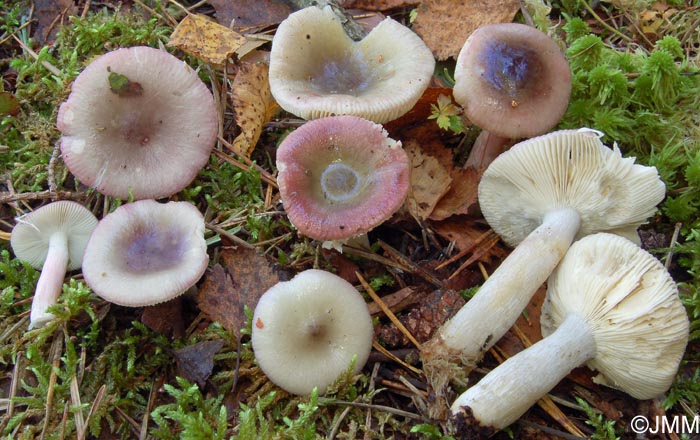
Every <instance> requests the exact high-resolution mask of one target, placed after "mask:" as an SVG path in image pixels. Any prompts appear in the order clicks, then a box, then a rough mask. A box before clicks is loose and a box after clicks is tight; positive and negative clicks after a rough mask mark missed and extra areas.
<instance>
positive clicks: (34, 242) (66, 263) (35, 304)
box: [10, 200, 97, 328]
mask: <svg viewBox="0 0 700 440" xmlns="http://www.w3.org/2000/svg"><path fill="white" fill-rule="evenodd" d="M96 225H97V218H96V217H95V216H94V215H93V214H92V212H90V211H89V210H88V209H87V208H85V207H84V206H83V205H80V204H78V203H75V202H71V201H67V200H61V201H58V202H53V203H50V204H48V205H45V206H42V207H41V208H39V209H37V210H35V211H32V212H30V213H28V214H25V215H23V216H22V217H20V218H18V219H17V224H16V225H15V227H14V228H13V229H12V235H11V238H10V245H11V246H12V250H13V251H14V253H15V256H17V258H19V259H20V260H22V261H25V262H27V263H28V264H29V265H31V266H32V267H34V268H36V269H41V276H40V277H39V281H38V282H37V285H36V291H35V292H34V299H33V300H32V308H31V312H30V315H29V328H36V327H41V326H43V325H45V324H46V323H47V322H49V321H50V320H51V319H53V318H54V315H53V314H51V313H48V312H47V311H46V309H47V308H48V307H50V306H52V305H54V304H56V300H57V299H58V297H59V295H60V294H61V288H62V286H63V278H64V277H65V275H66V270H75V269H78V268H80V266H81V264H82V262H83V250H84V249H85V245H86V243H87V241H88V238H89V237H90V234H91V233H92V231H93V229H95V226H96Z"/></svg>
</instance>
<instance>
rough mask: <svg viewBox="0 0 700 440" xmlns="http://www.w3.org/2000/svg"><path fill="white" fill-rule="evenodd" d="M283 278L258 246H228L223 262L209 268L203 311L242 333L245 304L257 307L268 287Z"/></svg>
mask: <svg viewBox="0 0 700 440" xmlns="http://www.w3.org/2000/svg"><path fill="white" fill-rule="evenodd" d="M277 282H279V277H278V276H277V273H276V272H275V271H274V270H273V268H272V266H271V265H270V263H269V262H268V260H267V259H266V258H265V257H264V256H263V255H261V254H260V253H258V252H257V251H256V250H255V249H248V248H243V247H239V248H235V249H234V248H232V247H224V249H223V251H222V252H221V256H220V263H219V264H215V265H214V266H213V267H212V268H211V269H209V270H208V271H207V274H206V275H205V277H204V281H203V282H202V286H201V287H200V289H199V293H198V295H197V303H198V305H199V309H200V310H201V311H202V313H204V314H206V315H207V316H209V318H210V319H211V320H212V321H217V322H219V323H221V325H222V326H223V327H224V328H225V329H227V330H230V331H232V332H233V333H234V334H235V335H236V337H238V336H240V328H241V327H243V324H244V323H245V314H244V307H245V306H248V307H249V308H250V309H251V310H253V309H255V306H256V305H257V304H258V300H259V299H260V297H261V296H262V294H263V293H265V291H267V289H269V288H270V287H272V286H273V285H274V284H276V283H277Z"/></svg>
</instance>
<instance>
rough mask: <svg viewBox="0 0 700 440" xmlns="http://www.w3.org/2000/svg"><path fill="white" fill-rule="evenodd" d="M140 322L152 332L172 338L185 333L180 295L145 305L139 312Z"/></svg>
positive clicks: (179, 336)
mask: <svg viewBox="0 0 700 440" xmlns="http://www.w3.org/2000/svg"><path fill="white" fill-rule="evenodd" d="M141 323H143V324H144V325H145V326H146V327H148V328H150V329H151V330H153V331H154V332H157V333H160V334H161V335H165V336H168V337H170V338H173V339H177V338H181V337H183V336H184V335H185V323H184V322H183V321H182V297H177V298H173V299H171V300H170V301H166V302H164V303H160V304H156V305H154V306H149V307H145V308H144V309H143V313H142V314H141Z"/></svg>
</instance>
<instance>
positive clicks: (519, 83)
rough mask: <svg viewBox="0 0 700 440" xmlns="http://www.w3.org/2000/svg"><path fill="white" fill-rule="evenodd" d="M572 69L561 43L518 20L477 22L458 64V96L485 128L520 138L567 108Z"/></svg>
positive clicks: (540, 131)
mask: <svg viewBox="0 0 700 440" xmlns="http://www.w3.org/2000/svg"><path fill="white" fill-rule="evenodd" d="M570 93H571V71H570V70H569V64H568V62H567V61H566V58H565V57H564V54H563V53H562V51H561V49H560V48H559V46H558V45H557V44H556V43H555V42H554V40H552V39H551V38H550V37H548V36H547V35H546V34H544V33H542V32H540V31H539V30H537V29H535V28H533V27H531V26H526V25H524V24H519V23H498V24H489V25H485V26H481V27H479V28H478V29H477V30H475V31H474V32H473V33H472V34H471V35H470V36H469V38H468V39H467V41H466V42H465V43H464V46H463V47H462V50H461V51H460V53H459V56H458V57H457V65H456V67H455V85H454V89H453V94H454V97H455V101H457V102H458V103H459V104H460V105H462V107H464V112H465V114H466V116H467V117H468V118H469V120H471V121H472V122H473V123H474V124H476V125H478V126H479V127H481V128H482V129H484V130H487V131H489V132H491V133H493V134H496V135H498V136H501V137H506V138H511V139H517V138H524V137H533V136H538V135H540V134H543V133H545V132H547V131H548V130H550V129H551V128H553V127H554V126H555V125H556V124H557V123H558V122H559V120H560V119H561V117H562V116H563V115H564V112H566V108H567V106H568V104H569V95H570Z"/></svg>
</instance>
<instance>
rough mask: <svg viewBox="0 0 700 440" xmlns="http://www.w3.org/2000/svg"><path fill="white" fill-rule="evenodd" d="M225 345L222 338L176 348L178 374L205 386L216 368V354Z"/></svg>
mask: <svg viewBox="0 0 700 440" xmlns="http://www.w3.org/2000/svg"><path fill="white" fill-rule="evenodd" d="M223 346H224V341H222V340H215V341H202V342H197V343H196V344H192V345H188V346H186V347H183V348H181V349H179V350H175V352H174V353H173V354H174V356H175V362H177V375H178V376H180V377H184V378H185V379H187V380H189V381H190V382H194V383H196V384H198V385H199V386H200V387H203V386H204V385H205V384H206V382H207V379H209V376H211V372H212V370H214V355H215V354H216V353H218V352H219V350H221V348H222V347H223Z"/></svg>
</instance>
